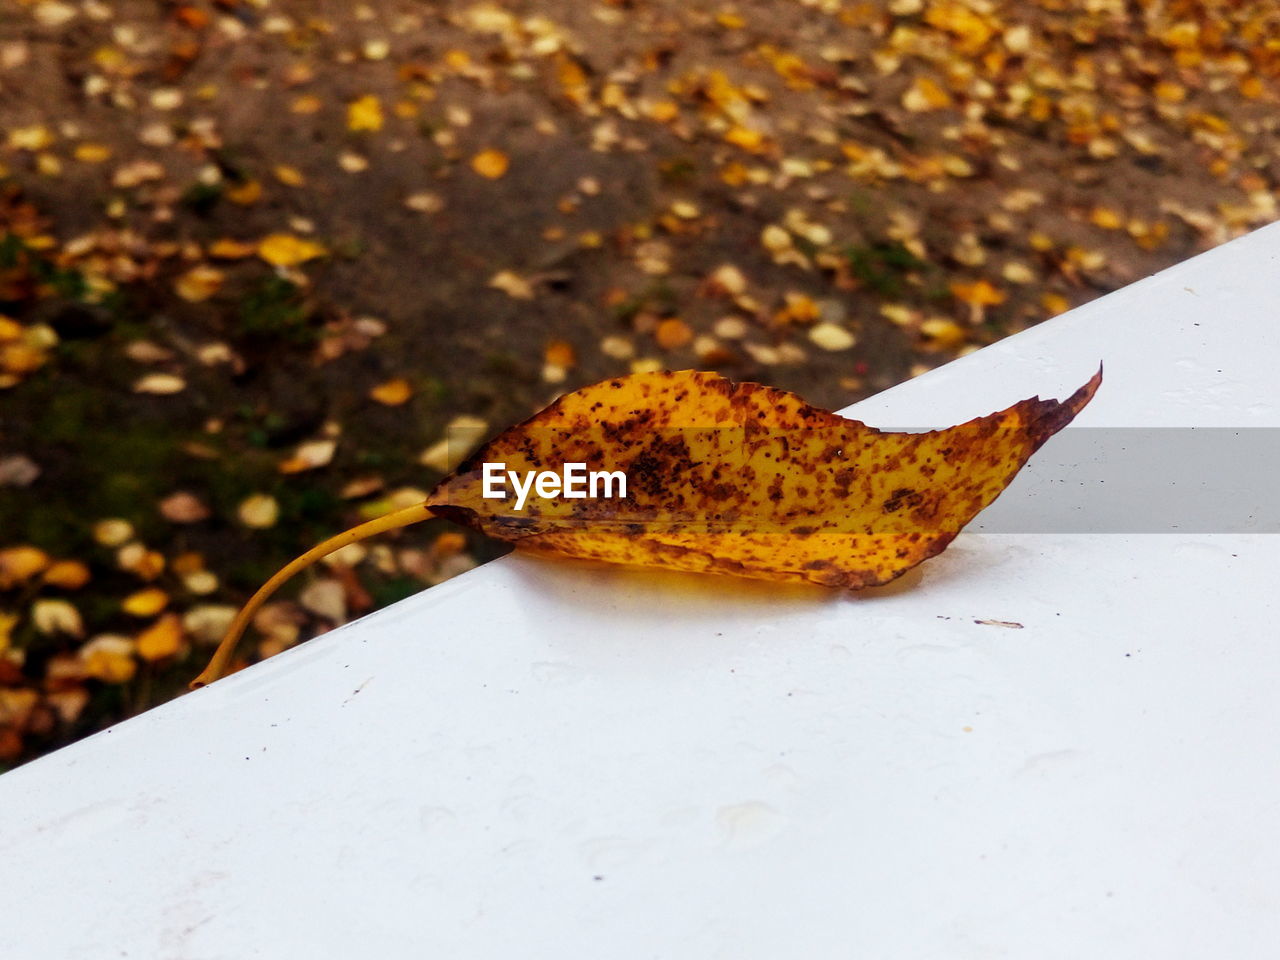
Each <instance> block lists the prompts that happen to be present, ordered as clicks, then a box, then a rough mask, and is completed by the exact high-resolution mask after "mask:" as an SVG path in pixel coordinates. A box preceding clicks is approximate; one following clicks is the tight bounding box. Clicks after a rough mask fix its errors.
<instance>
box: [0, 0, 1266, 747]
mask: <svg viewBox="0 0 1280 960" xmlns="http://www.w3.org/2000/svg"><path fill="white" fill-rule="evenodd" d="M1277 37H1280V12H1277V8H1275V7H1274V5H1272V4H1270V3H1266V2H1262V0H1259V2H1255V3H1249V2H1227V0H1222V2H1210V0H1161V2H1155V0H1127V2H1126V0H1089V2H1087V3H1075V2H1066V0H1037V2H1031V3H1012V2H998V0H932V2H930V0H888V2H852V0H773V2H764V0H735V2H729V0H726V2H723V3H697V2H694V3H688V2H682V3H676V2H669V0H612V2H571V0H525V2H504V3H496V2H495V3H485V2H481V3H463V2H458V3H450V2H439V3H425V2H408V0H398V2H397V0H375V2H369V3H364V4H348V3H337V2H317V0H214V2H206V0H193V2H190V3H180V2H143V0H115V2H107V0H84V2H69V0H0V762H7V763H13V762H17V761H20V760H22V759H25V758H29V757H31V756H33V755H35V754H37V753H39V752H42V751H44V750H47V749H49V748H51V747H53V746H56V745H59V744H61V743H64V742H67V741H68V740H70V739H74V738H76V737H78V736H81V735H83V734H85V733H87V732H90V731H92V730H94V729H97V728H99V727H101V726H103V725H105V724H107V723H110V722H113V721H115V720H118V719H120V718H121V717H124V716H127V715H129V714H131V713H134V712H136V711H138V710H141V709H145V708H146V707H148V706H150V705H153V704H154V703H157V702H160V701H162V700H163V699H166V698H168V697H170V696H173V695H175V694H176V693H177V692H179V691H180V690H181V689H182V688H183V684H184V683H185V681H186V680H187V679H189V678H190V676H191V675H192V674H193V673H194V672H195V671H196V669H197V668H198V666H199V665H200V664H202V663H203V660H204V659H205V657H206V656H207V653H208V649H209V645H210V644H211V643H212V642H214V641H216V639H217V636H218V634H219V633H220V632H221V630H222V629H223V627H224V626H225V624H226V622H227V620H228V618H229V616H230V614H231V613H232V612H234V609H235V607H236V605H238V604H239V603H240V602H242V601H243V600H244V598H245V597H246V596H247V594H248V593H249V592H250V591H251V590H252V589H253V588H254V587H256V586H257V585H258V583H259V582H261V580H263V579H265V577H266V576H267V575H269V574H270V573H271V572H273V571H274V570H275V569H276V568H277V567H278V566H280V565H281V564H282V563H283V562H284V561H286V560H288V559H289V558H290V557H292V556H293V555H294V554H296V553H298V552H300V551H301V550H302V549H305V548H306V547H308V546H310V545H311V544H312V543H314V542H315V541H317V540H319V539H321V538H323V537H324V536H327V535H329V534H330V533H333V532H335V531H337V530H339V529H341V528H343V527H345V526H348V525H350V524H351V523H353V522H356V521H358V520H360V519H361V518H366V517H370V516H373V515H376V514H377V513H379V512H382V511H385V510H386V509H388V508H389V507H390V506H393V505H395V504H399V503H404V502H410V501H412V500H413V499H414V498H415V497H420V496H421V495H422V491H425V490H427V489H429V488H430V486H431V485H432V484H433V483H434V482H435V481H436V480H438V479H439V478H440V476H441V475H442V473H443V471H444V470H445V468H446V466H447V464H445V463H444V462H443V461H442V459H441V456H440V450H439V449H438V447H437V446H436V445H438V443H439V441H440V440H441V439H442V437H443V436H444V435H445V431H446V428H447V427H448V426H449V425H450V424H451V423H456V422H457V420H458V418H460V417H467V418H471V420H472V423H473V425H477V426H478V428H479V430H480V432H484V431H490V432H492V431H494V430H497V429H500V428H502V427H504V426H506V425H507V424H509V423H512V422H514V421H517V420H520V419H522V418H524V417H526V416H528V415H529V414H530V413H532V412H533V411H535V410H537V409H538V408H540V407H541V406H543V405H545V404H546V403H547V402H548V401H549V400H551V399H552V398H554V397H555V396H557V395H559V394H560V393H562V392H564V391H566V390H569V389H573V388H576V387H579V386H582V385H584V384H587V383H591V382H593V381H596V380H599V379H602V378H605V377H608V376H614V375H618V374H621V373H627V372H631V371H639V370H650V369H660V368H668V369H681V368H689V367H697V368H702V369H715V370H718V371H720V372H721V373H723V374H725V375H726V376H729V377H732V378H734V379H739V380H757V381H761V382H766V383H770V384H773V385H776V386H780V387H783V388H787V389H791V390H794V391H796V392H798V393H800V394H802V395H803V396H804V397H805V398H806V399H808V400H809V401H811V402H813V403H815V404H818V405H822V406H827V407H830V408H839V407H842V406H845V405H847V404H848V403H851V402H853V401H855V400H857V399H859V398H861V397H863V396H866V395H869V394H870V393H873V392H876V391H878V390H881V389H883V388H885V387H887V386H890V385H892V384H894V383H897V382H900V381H901V380H903V379H905V378H907V377H910V376H913V375H916V374H919V373H921V372H923V371H925V370H928V369H930V368H932V367H933V366H936V365H938V364H941V363H944V362H946V361H948V360H950V359H952V358H954V357H955V356H957V355H958V354H960V353H963V352H965V351H968V350H972V349H976V348H978V347H981V346H984V345H986V344H989V343H992V342H995V341H997V340H999V339H1000V338H1002V337H1004V336H1007V335H1009V334H1011V333H1015V332H1017V331H1019V330H1022V329H1025V328H1026V327H1028V326H1031V325H1033V324H1035V323H1038V322H1040V321H1042V320H1044V319H1046V318H1048V317H1050V316H1052V315H1054V314H1057V313H1061V312H1063V311H1064V310H1066V309H1069V308H1070V307H1072V306H1075V305H1078V304H1080V303H1083V302H1085V301H1087V300H1089V299H1091V298H1093V297H1095V296H1097V295H1099V294H1101V293H1105V292H1107V291H1110V290H1114V289H1116V288H1118V287H1120V286H1123V285H1125V284H1127V283H1130V282H1133V281H1134V280H1137V279H1139V278H1141V277H1143V276H1146V275H1148V274H1150V273H1152V272H1154V271H1156V270H1159V269H1161V268H1163V267H1165V266H1168V265H1170V264H1173V263H1175V262H1178V261H1180V260H1182V259H1185V258H1186V257H1188V256H1191V255H1193V254H1195V253H1197V252H1199V251H1201V250H1204V249H1206V248H1208V247H1211V246H1213V245H1215V244H1217V243H1220V242H1223V241H1225V240H1227V239H1229V238H1231V237H1233V236H1236V235H1239V234H1241V233H1244V232H1247V231H1248V230H1250V229H1253V228H1255V227H1257V226H1260V225H1262V224H1264V223H1268V222H1270V221H1272V220H1274V219H1275V218H1276V216H1277V214H1276V197H1277V187H1278V184H1280V153H1277V151H1276V147H1275V144H1276V142H1277V140H1276V133H1277V126H1278V125H1280V112H1278V111H1277V93H1278V92H1280V84H1278V78H1280V45H1278V44H1277V41H1276V38H1277ZM1135 322H1140V318H1139V319H1138V320H1136V321H1135ZM1081 373H1082V375H1083V374H1087V373H1088V371H1081ZM1017 399H1020V398H1018V397H1010V398H1009V400H1010V402H1013V401H1015V400H1017ZM986 412H987V411H974V410H956V411H939V423H943V422H946V423H950V422H953V421H958V420H962V419H967V418H968V417H970V416H973V415H977V414H980V413H986ZM499 552H500V549H499V548H498V547H496V546H495V545H492V544H485V543H480V542H477V541H476V540H474V539H463V538H461V537H460V536H459V535H457V534H456V533H453V532H448V531H446V530H445V529H444V528H443V527H440V528H432V527H430V526H428V527H425V528H423V529H419V530H412V531H405V532H403V533H401V534H400V535H398V536H394V537H391V538H388V539H387V541H386V542H385V543H383V544H381V545H377V546H374V547H373V548H371V549H369V550H360V551H356V552H353V553H348V554H346V555H345V556H344V557H343V558H341V562H338V563H335V564H331V565H330V566H329V567H327V568H325V569H324V570H323V571H321V572H320V573H319V574H317V575H316V576H313V577H310V578H309V579H308V578H300V579H301V581H302V582H300V583H299V584H298V585H297V587H296V588H295V590H294V593H293V595H294V596H295V597H296V598H297V599H286V600H283V601H280V602H278V603H275V604H272V605H271V606H270V607H268V608H267V610H265V611H264V613H263V615H261V616H260V617H259V623H258V626H259V633H258V637H259V639H258V641H257V649H256V650H254V651H251V655H252V656H254V657H257V656H266V655H270V654H272V653H274V652H278V651H279V650H282V649H284V648H286V647H288V646H291V645H292V644H294V643H297V642H299V641H300V640H302V639H305V638H306V637H307V636H310V635H313V634H314V633H315V632H317V631H318V630H322V629H326V628H327V627H329V626H332V625H333V624H335V623H339V622H342V621H344V620H346V619H347V618H348V617H349V616H351V615H354V614H358V613H360V612H363V611H366V610H368V609H370V608H371V607H372V606H374V605H377V604H381V603H385V602H388V601H390V600H393V599H396V598H398V597H401V596H404V595H407V594H408V593H411V592H414V591H416V590H418V589H422V588H423V586H424V585H429V584H431V583H434V582H438V581H439V580H441V579H443V578H445V577H447V576H450V575H452V574H454V573H457V572H460V571H461V570H463V569H466V568H467V567H468V566H470V565H471V564H472V563H474V562H476V561H478V560H483V559H486V558H488V557H491V556H494V555H496V554H497V553H499ZM298 590H301V593H300V594H299V593H298V592H297V591H298Z"/></svg>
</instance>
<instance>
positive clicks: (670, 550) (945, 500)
mask: <svg viewBox="0 0 1280 960" xmlns="http://www.w3.org/2000/svg"><path fill="white" fill-rule="evenodd" d="M1101 380H1102V371H1101V370H1099V371H1098V373H1097V374H1096V375H1095V376H1094V377H1093V378H1092V379H1091V380H1090V381H1089V382H1088V383H1087V384H1085V385H1084V386H1083V387H1081V388H1080V389H1079V390H1077V391H1076V392H1075V393H1074V394H1073V395H1072V396H1071V397H1069V398H1068V399H1067V400H1065V401H1061V402H1060V401H1056V400H1040V399H1039V398H1038V397H1033V398H1031V399H1029V400H1023V401H1021V402H1019V403H1016V404H1014V405H1013V406H1011V407H1009V408H1008V409H1006V410H1003V411H1000V412H998V413H993V414H990V415H989V416H985V417H979V418H976V419H974V420H970V421H968V422H967V423H963V424H960V425H959V426H956V427H951V428H950V429H946V430H936V431H933V432H931V433H887V432H882V431H880V430H877V429H875V428H873V427H868V426H867V425H865V424H863V423H860V422H859V421H856V420H848V419H845V418H844V417H841V416H839V415H837V414H834V413H830V412H828V411H826V410H820V409H818V408H816V407H812V406H809V405H808V404H806V403H805V402H804V401H803V400H801V399H800V398H799V397H798V396H796V395H795V394H792V393H787V392H785V391H782V390H777V389H774V388H771V387H764V386H761V385H759V384H753V383H741V384H739V383H733V382H732V381H729V380H725V379H724V378H722V377H719V376H717V375H715V374H711V373H702V372H697V371H687V370H686V371H681V372H677V373H665V372H655V373H646V374H639V375H633V376H629V377H620V378H618V379H614V380H607V381H605V382H603V383H598V384H596V385H594V386H591V387H587V388H585V389H582V390H578V391H575V392H574V393H570V394H566V395H565V396H563V397H561V398H560V399H559V400H557V401H556V402H555V403H553V404H552V405H551V406H550V407H548V408H547V409H545V410H544V411H542V412H541V413H539V414H537V415H536V416H534V417H532V418H531V419H529V420H527V421H525V422H524V423H522V424H519V425H517V426H515V427H512V428H511V429H509V430H507V431H506V432H505V433H502V434H500V435H499V436H498V437H496V438H495V439H493V440H491V441H490V442H489V443H487V444H486V445H484V446H483V447H482V448H481V449H480V450H479V451H477V452H476V453H475V454H473V455H472V456H471V457H470V458H469V459H467V460H466V461H465V462H464V463H463V464H462V465H461V466H460V467H459V468H458V469H457V471H456V472H455V473H453V474H452V475H451V476H449V477H446V478H445V479H444V480H443V481H441V482H440V484H438V485H437V486H436V488H435V489H434V490H433V491H432V492H431V493H430V494H429V495H428V496H427V497H426V498H425V499H424V500H421V501H419V502H417V503H414V504H410V505H408V506H406V507H402V508H401V509H399V510H396V511H394V512H392V513H389V514H386V515H384V516H381V517H378V518H376V519H373V520H370V521H368V522H366V523H363V524H361V525H359V526H357V527H354V528H352V529H350V530H347V531H345V532H344V533H341V534H338V535H337V536H335V537H331V538H330V539H328V540H326V541H325V542H323V543H321V544H319V545H318V546H316V547H315V548H313V549H312V550H310V551H308V552H307V553H305V554H303V555H302V556H300V557H298V558H296V559H295V560H293V561H292V562H291V563H289V564H287V565H286V566H285V567H284V568H283V569H282V570H280V571H279V572H278V573H276V574H275V576H273V577H271V579H270V580H268V581H267V582H266V583H265V584H264V585H263V587H262V588H261V589H260V590H259V591H258V592H257V593H255V594H254V595H253V597H251V598H250V600H249V602H248V603H247V604H246V605H245V607H244V608H243V609H242V610H241V611H240V613H239V614H237V616H236V619H235V621H233V623H232V625H231V627H230V629H229V630H228V632H227V634H226V636H225V637H224V638H223V640H222V643H221V644H220V645H219V647H218V650H217V651H216V652H215V654H214V657H213V659H212V660H211V661H210V663H209V666H208V667H207V668H206V669H205V670H204V672H203V673H201V675H200V676H199V677H197V678H196V680H195V681H193V686H201V685H203V684H205V683H208V682H210V681H212V680H216V679H217V678H218V677H219V676H221V675H222V674H223V673H224V672H225V670H226V669H227V666H228V665H229V663H230V662H231V657H232V655H233V653H234V647H235V643H236V640H237V639H238V637H239V636H240V634H241V633H242V632H243V630H244V629H245V627H246V626H247V625H248V624H249V623H250V622H251V620H252V617H253V615H254V613H255V612H256V611H257V610H258V609H259V608H260V607H261V606H262V604H263V603H264V602H266V600H268V599H269V598H270V597H271V595H272V593H273V592H274V591H275V590H276V589H277V588H278V587H279V586H280V585H281V584H282V583H284V582H285V581H286V580H288V579H289V578H290V577H292V576H293V575H294V574H296V573H297V572H298V571H300V570H303V569H305V568H306V567H308V566H309V565H311V564H312V563H314V562H316V561H317V560H319V559H321V558H323V557H325V556H328V555H329V554H331V553H334V552H335V551H337V550H340V549H342V548H343V547H345V546H347V545H348V544H351V543H355V542H357V541H360V540H364V539H366V538H368V537H371V536H374V535H375V534H378V533H382V532H385V531H387V530H393V529H396V528H398V527H402V526H405V525H407V524H410V523H416V522H418V521H420V520H425V519H428V518H430V517H444V518H446V519H449V520H453V521H454V522H456V523H459V524H461V525H463V526H467V527H471V528H473V529H475V530H478V531H480V532H482V533H485V534H488V535H490V536H493V537H496V538H498V539H501V540H506V541H509V542H511V543H513V544H514V545H515V546H516V548H517V549H519V550H525V551H528V552H532V553H539V554H544V555H551V556H568V557H578V558H584V559H591V560H598V561H605V562H609V563H620V564H628V565H639V566H656V567H664V568H669V569H676V570H685V571H695V572H702V573H721V574H732V575H735V576H743V577H752V578H757V579H764V580H778V581H806V582H811V583H819V584H823V585H826V586H831V587H841V588H848V589H856V588H860V587H868V586H873V585H877V584H883V583H887V582H889V581H890V580H893V579H894V578H895V577H897V576H899V575H901V574H902V573H904V572H905V571H906V570H908V569H910V568H911V567H913V566H915V565H916V564H918V563H920V562H922V561H924V560H926V559H928V558H929V557H932V556H935V555H936V554H938V553H940V552H941V551H942V550H943V549H944V548H945V547H946V546H947V544H949V543H950V542H951V541H952V540H953V539H954V538H955V536H956V535H957V534H958V533H959V532H960V530H961V529H962V528H963V527H964V526H965V525H966V524H967V523H968V522H969V521H970V520H972V519H973V517H974V516H975V515H976V514H977V513H978V512H979V511H980V510H982V509H983V508H984V507H986V506H987V505H988V504H990V503H991V502H992V501H993V500H994V499H995V498H996V496H998V495H999V494H1000V492H1001V491H1002V490H1003V489H1004V488H1005V487H1006V486H1007V485H1008V484H1009V482H1010V481H1011V480H1012V479H1013V477H1014V475H1015V474H1016V473H1017V472H1018V471H1019V470H1020V469H1021V468H1022V466H1023V464H1025V463H1026V461H1027V459H1028V458H1029V457H1030V456H1031V454H1033V453H1034V452H1035V451H1036V450H1037V449H1039V447H1040V446H1041V445H1042V444H1043V443H1045V441H1047V440H1048V439H1049V437H1051V436H1052V435H1053V434H1054V433H1056V432H1057V431H1058V430H1060V429H1061V428H1062V427H1064V426H1065V425H1066V424H1067V423H1069V422H1070V421H1071V420H1072V418H1074V417H1075V415H1076V414H1077V413H1078V412H1079V411H1080V410H1081V409H1083V407H1084V406H1085V404H1087V403H1088V402H1089V400H1090V399H1092V397H1093V394H1094V392H1095V391H1096V390H1097V388H1098V386H1099V384H1100V383H1101ZM588 463H589V464H593V465H600V466H601V467H602V469H601V471H600V473H601V474H607V476H597V477H595V478H593V479H592V480H591V484H592V486H593V487H594V486H595V485H596V481H597V480H599V481H600V484H601V485H602V486H603V485H607V487H608V489H602V490H601V491H599V492H598V493H597V495H596V496H594V497H592V496H582V497H574V496H567V497H560V496H557V494H558V493H559V489H560V484H561V482H562V481H563V483H564V484H566V485H568V484H569V483H570V480H569V477H570V471H569V466H568V465H583V464H588ZM498 464H501V465H502V466H501V467H500V468H497V472H500V473H502V474H503V475H504V485H501V486H500V487H499V489H498V490H497V491H496V495H491V494H493V493H494V491H493V489H492V488H491V483H492V481H493V480H494V479H495V467H496V465H498ZM557 470H558V471H559V475H558V476H557V474H556V471H557ZM535 475H536V476H537V477H538V481H537V485H536V487H534V478H535ZM579 476H580V477H581V475H579ZM506 477H510V479H511V480H512V483H511V485H510V486H505V479H506ZM521 478H523V479H524V481H525V486H524V488H523V490H524V493H519V492H517V488H518V486H519V483H520V480H521ZM548 478H549V479H550V481H554V483H553V482H548V483H546V484H545V485H544V483H543V481H544V480H548ZM531 490H533V491H534V492H535V494H536V495H535V496H534V497H533V499H532V500H529V499H528V497H529V495H530V491H531Z"/></svg>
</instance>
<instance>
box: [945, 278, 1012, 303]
mask: <svg viewBox="0 0 1280 960" xmlns="http://www.w3.org/2000/svg"><path fill="white" fill-rule="evenodd" d="M951 295H952V296H953V297H955V298H956V299H957V300H959V301H960V302H962V303H967V304H970V305H972V306H983V307H994V306H999V305H1000V304H1002V303H1004V301H1005V299H1006V296H1005V293H1004V291H1002V290H1000V289H998V288H997V287H995V286H994V285H992V284H991V283H990V282H989V281H987V280H975V281H974V282H973V283H962V282H959V281H957V282H955V283H953V284H951Z"/></svg>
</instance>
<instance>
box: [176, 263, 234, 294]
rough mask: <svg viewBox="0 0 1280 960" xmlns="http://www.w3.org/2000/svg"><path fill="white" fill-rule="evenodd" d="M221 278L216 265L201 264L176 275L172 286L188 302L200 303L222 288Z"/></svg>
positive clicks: (220, 272) (222, 275)
mask: <svg viewBox="0 0 1280 960" xmlns="http://www.w3.org/2000/svg"><path fill="white" fill-rule="evenodd" d="M223 279H225V277H224V274H223V272H222V271H221V270H219V269H218V268H217V267H211V266H209V265H208V264H201V265H200V266H197V267H192V268H191V269H190V270H188V271H187V272H186V273H184V274H182V276H180V277H178V279H177V280H176V281H174V284H173V288H174V290H175V291H176V292H177V294H178V296H180V297H181V298H182V299H183V300H186V301H187V302H188V303H200V302H202V301H204V300H208V299H209V298H210V297H212V296H213V295H214V294H215V293H217V292H218V291H219V290H220V289H222V281H223Z"/></svg>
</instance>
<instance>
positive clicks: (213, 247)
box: [208, 237, 258, 260]
mask: <svg viewBox="0 0 1280 960" xmlns="http://www.w3.org/2000/svg"><path fill="white" fill-rule="evenodd" d="M257 249H258V248H257V247H256V246H255V245H254V244H252V243H241V242H240V241H239V240H231V239H229V238H227V237H223V238H222V239H220V240H215V241H213V243H211V244H209V250H208V253H209V256H211V257H214V258H215V259H218V260H243V259H244V258H245V257H251V256H253V255H254V253H255V252H256V251H257Z"/></svg>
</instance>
